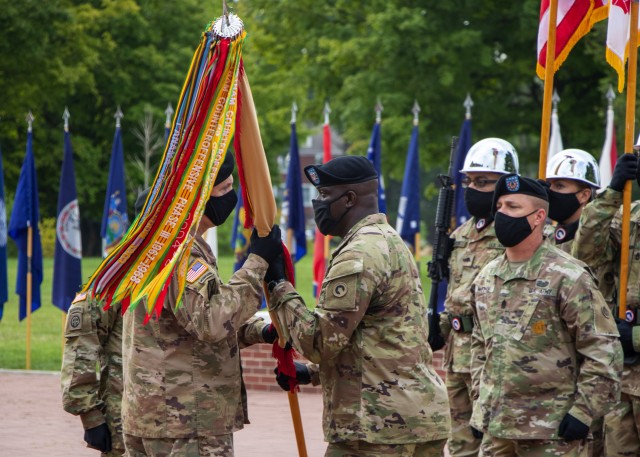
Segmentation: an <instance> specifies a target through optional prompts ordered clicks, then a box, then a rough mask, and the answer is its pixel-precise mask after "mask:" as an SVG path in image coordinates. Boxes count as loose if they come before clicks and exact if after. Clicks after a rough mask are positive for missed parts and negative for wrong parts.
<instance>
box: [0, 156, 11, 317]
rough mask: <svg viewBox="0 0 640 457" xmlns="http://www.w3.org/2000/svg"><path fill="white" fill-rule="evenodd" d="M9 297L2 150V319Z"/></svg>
mask: <svg viewBox="0 0 640 457" xmlns="http://www.w3.org/2000/svg"><path fill="white" fill-rule="evenodd" d="M8 299H9V285H8V281H7V206H6V204H5V199H4V168H3V166H2V151H0V320H1V319H2V313H3V311H4V304H5V303H6V302H7V300H8Z"/></svg>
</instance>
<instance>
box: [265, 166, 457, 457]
mask: <svg viewBox="0 0 640 457" xmlns="http://www.w3.org/2000/svg"><path fill="white" fill-rule="evenodd" d="M305 173H306V175H307V178H308V179H309V180H310V181H311V183H313V184H314V185H315V186H316V187H317V188H318V192H319V194H320V196H319V198H318V199H316V200H314V201H313V205H314V212H315V219H316V224H317V225H318V229H319V230H320V232H321V233H323V234H324V235H334V236H339V237H341V238H342V242H341V243H340V245H339V246H338V247H337V248H336V249H335V250H334V252H333V253H332V255H331V259H330V262H329V267H328V269H327V273H326V275H325V278H324V281H323V284H322V290H321V293H320V298H319V303H318V306H317V308H316V309H315V311H310V310H308V309H307V307H306V305H305V303H304V302H303V300H302V298H301V297H300V295H299V294H298V293H297V292H296V291H295V290H294V288H293V286H292V285H291V283H289V282H286V281H284V280H281V281H279V282H278V281H274V282H271V283H269V287H270V289H271V291H272V295H271V304H270V306H271V309H272V310H275V311H276V312H277V314H278V318H279V320H280V322H281V324H282V325H283V327H284V328H283V329H282V332H284V333H286V334H287V335H286V337H287V339H289V336H290V340H291V342H292V344H293V346H294V348H296V349H297V350H298V351H299V352H300V353H301V354H302V355H304V356H305V357H307V358H308V359H309V360H310V361H311V362H313V363H315V364H318V370H319V379H320V383H321V385H322V389H323V400H324V419H323V428H324V434H325V440H326V441H328V442H329V446H328V448H327V451H326V454H325V456H327V457H346V456H361V457H367V456H376V457H380V456H392V455H393V456H400V455H402V456H421V457H429V456H440V455H441V452H442V449H443V448H444V445H445V441H446V438H447V435H448V433H449V428H450V418H449V405H448V401H447V394H446V389H445V386H444V383H443V381H442V380H441V379H440V377H439V376H438V375H437V373H436V371H435V370H434V369H433V366H432V353H431V349H430V348H429V345H428V344H427V337H428V324H427V319H426V313H427V305H426V300H425V298H424V293H423V290H422V286H421V284H420V277H419V275H418V269H417V267H416V264H415V261H414V259H413V257H412V255H411V253H410V252H409V250H408V248H407V247H406V245H405V243H404V242H403V240H402V238H400V236H399V235H398V233H397V232H396V231H395V230H394V229H393V228H392V227H391V226H390V225H389V224H388V223H387V221H386V217H385V215H384V214H380V213H378V203H377V202H378V196H377V189H378V181H377V175H376V172H375V169H374V168H373V165H371V163H370V162H369V161H368V160H367V159H366V158H364V157H354V156H350V157H346V156H345V157H339V158H336V159H333V160H331V161H329V162H327V163H326V164H324V165H312V166H308V167H306V168H305ZM281 268H282V267H281ZM277 276H280V277H282V278H283V277H284V275H283V274H280V275H277Z"/></svg>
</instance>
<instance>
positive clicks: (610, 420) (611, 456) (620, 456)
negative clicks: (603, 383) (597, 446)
mask: <svg viewBox="0 0 640 457" xmlns="http://www.w3.org/2000/svg"><path fill="white" fill-rule="evenodd" d="M638 424H640V398H639V397H635V396H632V395H627V394H624V393H623V394H622V398H621V399H620V401H619V402H618V403H616V405H615V406H614V407H613V411H611V412H610V413H609V414H607V415H606V416H605V448H606V451H605V454H604V455H606V456H607V457H631V456H638V455H640V427H638Z"/></svg>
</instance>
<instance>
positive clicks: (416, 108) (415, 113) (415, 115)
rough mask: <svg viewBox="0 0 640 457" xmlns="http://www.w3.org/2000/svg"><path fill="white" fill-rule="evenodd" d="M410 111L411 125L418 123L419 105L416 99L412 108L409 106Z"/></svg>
mask: <svg viewBox="0 0 640 457" xmlns="http://www.w3.org/2000/svg"><path fill="white" fill-rule="evenodd" d="M411 112H412V113H413V125H418V122H419V121H420V116H419V114H420V105H418V100H414V101H413V108H411Z"/></svg>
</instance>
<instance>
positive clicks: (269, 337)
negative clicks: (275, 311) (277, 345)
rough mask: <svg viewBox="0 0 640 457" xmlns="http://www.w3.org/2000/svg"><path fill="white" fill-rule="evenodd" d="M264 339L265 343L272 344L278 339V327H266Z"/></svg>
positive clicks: (263, 333) (264, 328) (270, 325)
mask: <svg viewBox="0 0 640 457" xmlns="http://www.w3.org/2000/svg"><path fill="white" fill-rule="evenodd" d="M262 339H263V340H264V342H265V343H269V344H272V343H273V342H274V341H275V340H277V339H278V330H276V326H275V325H273V324H269V325H265V326H264V327H263V328H262Z"/></svg>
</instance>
